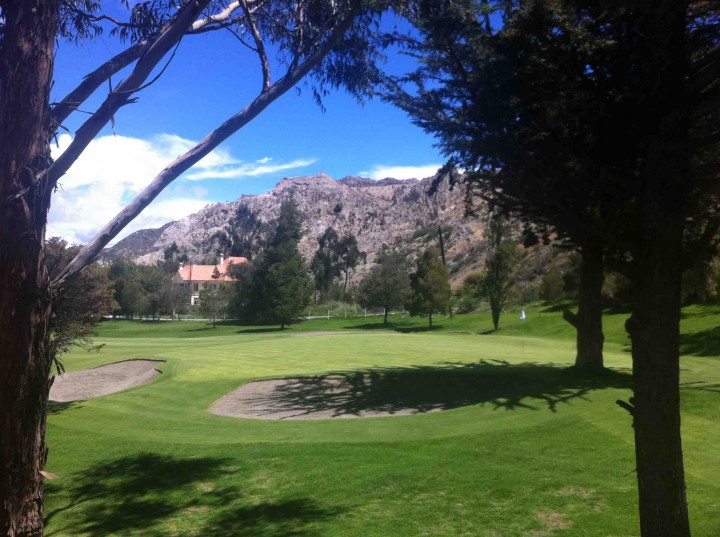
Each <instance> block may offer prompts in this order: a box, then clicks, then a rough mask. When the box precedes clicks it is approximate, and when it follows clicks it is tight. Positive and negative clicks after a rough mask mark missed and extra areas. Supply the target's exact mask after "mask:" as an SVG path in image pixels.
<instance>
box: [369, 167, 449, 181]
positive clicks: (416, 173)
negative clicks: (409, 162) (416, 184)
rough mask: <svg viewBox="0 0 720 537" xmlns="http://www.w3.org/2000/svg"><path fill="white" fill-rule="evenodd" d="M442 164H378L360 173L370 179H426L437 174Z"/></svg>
mask: <svg viewBox="0 0 720 537" xmlns="http://www.w3.org/2000/svg"><path fill="white" fill-rule="evenodd" d="M441 166H442V164H424V165H421V166H384V165H382V164H378V165H376V166H373V168H372V169H371V170H369V171H362V172H360V173H358V175H360V176H362V177H369V178H370V179H385V178H386V177H392V178H393V179H424V178H425V177H431V176H433V175H435V174H436V173H437V171H438V169H439V168H440V167H441Z"/></svg>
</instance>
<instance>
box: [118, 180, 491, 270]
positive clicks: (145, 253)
mask: <svg viewBox="0 0 720 537" xmlns="http://www.w3.org/2000/svg"><path fill="white" fill-rule="evenodd" d="M432 181H433V178H427V179H423V180H422V181H417V180H409V181H399V180H396V179H389V178H388V179H383V180H380V181H375V180H371V179H366V178H362V177H346V178H344V179H340V180H335V179H332V178H331V177H329V176H327V175H325V174H318V175H312V176H303V177H294V178H286V179H283V180H282V181H280V183H278V184H277V186H276V187H275V188H274V189H273V190H272V191H271V192H269V193H267V194H262V195H254V196H242V197H240V198H239V199H238V200H236V201H233V202H228V203H218V204H214V205H211V206H208V207H206V208H205V209H203V210H202V211H200V212H198V213H195V214H193V215H190V216H188V217H186V218H183V219H181V220H178V221H176V222H170V223H168V224H166V225H165V226H163V227H162V228H159V229H156V230H143V231H138V232H136V233H133V234H132V235H130V236H128V237H127V238H125V239H124V240H122V241H120V242H119V243H118V244H117V245H115V246H114V247H113V248H111V249H109V250H107V251H106V253H105V258H112V257H115V256H122V257H125V258H130V259H135V260H137V261H138V262H139V263H154V262H156V261H158V260H161V259H163V256H164V251H165V249H166V248H168V247H170V246H171V245H172V244H173V243H174V244H176V245H177V246H178V248H179V251H180V252H181V253H184V254H186V255H187V256H188V259H189V260H190V261H191V262H196V263H211V262H214V260H215V259H216V258H217V257H218V256H219V255H220V254H224V255H228V254H232V255H245V256H252V255H254V254H256V253H257V252H258V251H259V250H260V249H262V247H263V244H264V241H265V240H266V238H267V236H268V234H269V233H271V231H272V221H273V219H275V218H276V217H277V215H278V213H279V208H280V204H281V202H282V201H283V200H286V199H293V200H294V201H295V203H296V204H297V205H298V209H299V211H300V213H301V215H302V219H303V239H302V241H301V242H300V251H301V252H302V253H303V255H304V256H305V258H306V259H307V260H308V261H309V260H310V259H311V258H312V256H313V255H314V253H315V251H316V250H317V238H318V237H319V236H320V235H321V234H322V233H323V232H324V231H325V229H326V228H328V227H332V228H334V229H335V231H336V232H337V233H338V235H340V236H342V235H345V234H347V233H351V234H353V235H355V237H356V238H357V242H358V246H359V248H360V250H361V251H363V252H366V254H367V261H366V264H365V265H364V266H361V267H358V270H357V273H356V274H355V278H354V279H355V280H357V279H358V278H359V277H361V276H362V274H363V273H364V272H365V271H367V270H368V269H369V268H370V267H371V266H372V264H373V262H374V259H375V255H376V253H377V252H378V251H379V250H380V249H381V248H382V247H383V245H386V246H390V247H393V248H398V249H405V250H407V251H408V255H410V256H412V257H414V255H415V254H416V253H417V252H419V251H421V250H422V249H424V248H426V247H427V246H429V245H431V244H432V245H435V246H438V245H439V230H440V229H441V230H442V235H443V239H444V244H445V252H446V259H447V262H448V267H449V269H450V272H451V276H452V279H453V281H459V280H460V279H461V277H462V276H463V275H464V274H465V273H467V272H468V271H470V270H474V269H476V268H477V267H478V266H479V265H480V263H481V262H482V259H481V255H480V254H481V252H482V249H483V247H482V237H483V218H482V215H483V214H484V210H483V208H482V207H481V208H479V209H478V216H475V217H471V218H468V217H466V216H465V196H464V192H463V189H462V188H461V187H456V188H454V189H451V188H450V185H449V183H448V180H447V178H445V179H443V181H442V182H441V183H440V185H439V188H438V189H437V192H436V193H435V194H434V195H432V196H430V195H428V189H429V187H430V185H431V184H432Z"/></svg>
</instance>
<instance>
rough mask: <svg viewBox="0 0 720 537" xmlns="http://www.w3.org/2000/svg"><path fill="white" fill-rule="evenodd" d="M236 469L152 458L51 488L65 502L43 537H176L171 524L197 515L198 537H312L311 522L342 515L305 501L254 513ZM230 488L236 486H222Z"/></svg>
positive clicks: (99, 469) (126, 460)
mask: <svg viewBox="0 0 720 537" xmlns="http://www.w3.org/2000/svg"><path fill="white" fill-rule="evenodd" d="M233 462H234V461H231V460H229V459H222V458H209V457H198V458H173V457H168V456H160V455H156V454H150V453H148V454H141V455H136V456H129V457H122V458H119V459H116V460H114V461H109V462H107V463H105V464H101V465H98V466H94V467H91V468H88V469H87V470H85V471H83V472H81V473H80V474H79V475H74V476H70V477H71V479H68V480H67V481H62V479H61V480H60V481H56V482H46V486H45V489H46V492H47V493H48V494H49V495H50V496H52V495H57V496H58V497H60V498H62V500H61V501H58V502H57V503H59V504H60V506H59V507H55V508H54V509H53V510H51V511H50V512H48V513H47V514H46V517H45V523H46V525H47V524H48V522H49V523H50V527H49V528H48V530H46V532H45V534H46V535H48V536H52V535H72V534H83V535H86V534H89V535H128V534H135V535H147V536H161V535H167V534H170V533H173V532H171V531H169V529H168V525H169V524H168V523H170V524H171V519H172V518H173V517H175V516H180V517H182V518H183V519H186V518H187V517H191V516H193V515H197V527H194V528H193V534H198V535H238V536H243V537H244V536H247V537H250V536H264V537H280V536H281V535H296V536H301V535H302V536H304V535H311V534H310V533H308V531H309V530H308V529H307V528H306V527H305V526H306V525H307V524H308V523H309V522H312V521H315V520H321V519H323V518H327V517H330V516H336V515H337V514H339V511H338V510H335V509H326V508H324V507H322V506H318V505H316V504H315V503H314V502H313V501H311V500H309V499H306V498H301V499H289V500H282V501H274V502H264V503H259V504H255V505H248V504H247V503H246V502H243V491H242V489H241V484H242V480H243V478H244V477H245V476H243V475H242V473H241V472H240V471H238V469H237V467H234V466H232V465H231V464H232V463H233ZM228 481H231V482H232V485H225V486H219V485H218V483H223V482H224V483H227V482H228ZM238 503H240V506H237V504H238Z"/></svg>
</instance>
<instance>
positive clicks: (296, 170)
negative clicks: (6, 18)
mask: <svg viewBox="0 0 720 537" xmlns="http://www.w3.org/2000/svg"><path fill="white" fill-rule="evenodd" d="M107 4H110V2H108V3H107ZM116 9H117V8H116ZM388 23H389V24H394V23H395V21H394V20H390V21H388ZM121 49H122V44H121V43H119V42H118V41H117V40H116V39H115V38H112V37H109V36H107V35H105V36H102V37H100V38H98V39H96V40H95V41H93V42H89V43H85V44H83V45H81V46H76V45H73V44H67V43H60V46H59V48H58V50H57V55H56V66H55V84H54V87H53V99H60V98H62V97H63V96H64V95H65V94H66V93H67V92H68V91H70V90H71V89H72V88H74V87H75V85H77V84H78V82H79V81H80V80H81V78H82V76H84V75H85V74H86V73H88V72H89V71H91V70H92V69H94V68H95V67H97V66H99V65H100V64H102V63H103V62H104V61H106V60H107V59H109V58H111V57H112V56H113V55H114V54H116V53H117V52H119V51H120V50H121ZM406 62H407V60H405V59H403V58H402V57H398V56H391V57H390V58H389V66H391V67H392V68H403V67H404V66H406V65H407V64H406ZM120 78H121V76H118V77H117V78H116V79H115V80H114V81H113V82H114V83H115V84H116V83H117V82H118V81H119V80H120ZM260 80H261V78H260V71H259V69H258V62H257V59H256V57H255V56H254V55H252V54H251V53H250V52H249V51H247V50H246V49H245V48H244V47H242V46H241V45H240V44H239V43H238V42H237V41H236V40H235V39H234V38H233V37H232V35H231V34H230V33H228V32H212V33H210V34H205V35H198V36H189V37H186V38H185V39H184V40H183V42H182V43H181V45H180V48H179V49H178V52H177V54H176V56H175V58H174V59H173V61H172V62H171V63H170V65H169V66H168V68H167V70H166V71H165V73H164V74H163V76H162V77H161V78H160V79H159V80H158V81H157V82H155V83H154V84H153V85H152V86H151V87H150V88H148V89H147V90H144V91H143V92H142V93H141V94H140V95H139V97H140V99H139V101H138V103H137V104H133V105H129V106H126V107H124V108H123V109H121V110H120V112H119V113H118V114H117V116H116V117H115V127H114V129H112V128H111V127H110V126H108V127H107V128H106V129H105V130H104V131H103V132H102V133H101V135H100V137H99V138H98V139H97V140H96V141H95V142H93V144H91V146H90V147H89V148H88V150H87V151H86V153H85V154H84V155H83V156H82V157H81V158H80V160H78V162H77V163H76V165H75V166H74V167H73V168H72V169H71V170H70V171H69V172H68V174H67V175H66V176H65V177H64V178H62V179H61V181H60V183H61V189H60V191H59V192H58V193H56V195H55V198H54V200H53V208H52V209H51V213H50V222H49V226H48V227H49V229H48V236H53V235H61V236H63V237H64V238H65V239H66V240H68V241H70V242H79V243H82V242H85V241H87V240H89V239H90V238H92V236H93V235H94V234H95V233H96V231H97V230H99V229H100V228H101V227H102V226H103V225H104V224H105V223H106V221H107V220H109V219H110V218H111V217H112V216H114V214H115V213H116V212H117V211H119V210H120V209H121V208H122V206H123V204H124V203H127V202H128V201H129V200H130V199H132V198H133V197H134V196H135V195H136V194H137V193H138V192H139V191H140V190H141V189H142V188H143V187H144V186H145V184H147V183H148V182H149V181H150V180H151V179H152V178H153V177H154V175H155V174H156V173H157V172H159V171H160V170H161V169H162V167H163V166H164V165H165V164H167V163H168V162H170V161H171V160H172V159H173V158H174V157H176V156H178V155H179V154H181V153H182V152H183V151H184V150H186V149H188V148H189V147H190V146H191V145H192V143H193V142H194V141H197V140H200V139H201V138H203V137H204V136H205V135H206V134H207V133H208V132H210V131H211V130H212V129H213V128H214V127H216V126H217V125H218V124H219V123H220V122H222V121H223V120H225V119H227V118H228V117H230V116H231V115H233V114H234V113H236V112H237V111H238V110H240V109H241V108H243V107H244V106H245V105H246V104H247V103H248V102H249V101H250V100H251V99H252V98H253V97H254V96H255V95H256V93H257V90H258V89H259V87H260ZM300 89H301V91H300V94H298V92H297V91H296V90H291V91H289V92H288V93H286V94H285V95H284V96H282V97H281V98H280V99H278V100H277V101H276V102H275V103H273V104H272V105H271V106H270V108H268V109H267V110H265V111H264V112H263V113H262V114H261V115H260V116H258V117H257V118H256V119H255V120H253V121H252V122H251V123H250V124H249V125H247V126H246V127H245V128H244V129H242V130H241V131H239V132H238V133H236V134H235V135H234V136H233V137H232V138H230V139H229V140H228V141H226V142H225V143H224V144H223V145H222V146H221V147H220V148H219V149H218V150H216V152H214V153H213V154H212V155H211V156H210V157H208V158H206V159H205V160H204V161H203V162H201V163H200V164H199V166H198V167H196V168H194V169H192V170H190V171H189V172H187V173H186V174H185V175H184V176H183V177H181V178H180V179H178V180H176V182H175V183H174V184H173V185H171V186H170V187H169V188H168V189H167V191H166V192H165V193H163V194H162V195H161V196H160V197H159V198H158V200H156V202H155V203H154V204H153V205H152V206H151V207H148V209H146V210H145V211H144V212H143V214H142V215H140V217H139V218H138V219H136V222H134V223H133V224H132V225H131V226H130V227H129V228H128V230H127V231H126V233H123V235H125V234H127V232H129V231H132V230H136V229H140V228H143V227H156V226H159V225H161V224H163V223H165V222H167V221H169V220H174V219H178V218H181V217H183V216H186V215H187V214H190V213H192V212H195V211H197V210H199V209H200V208H202V207H203V206H204V205H206V204H208V203H213V202H218V201H229V200H234V199H237V198H238V197H239V196H240V195H242V194H259V193H264V192H267V191H269V190H270V189H272V187H273V186H274V185H275V184H276V183H277V182H278V181H279V180H280V179H282V178H283V177H293V176H298V175H311V174H315V173H319V172H325V173H327V174H328V175H330V176H332V177H335V178H342V177H344V176H347V175H364V176H367V177H372V178H382V177H388V176H393V177H397V178H400V179H405V178H409V177H425V176H427V175H431V174H432V170H434V169H436V168H437V167H438V166H439V165H440V164H441V163H442V162H443V159H442V157H441V156H440V155H439V153H438V151H437V149H435V148H434V147H433V139H432V138H431V137H429V136H428V135H426V134H425V133H423V132H422V130H421V129H419V128H418V127H416V126H414V125H412V124H411V123H410V121H409V119H408V118H407V116H406V115H405V114H404V113H403V112H401V111H399V110H396V109H395V108H393V107H392V106H390V105H388V104H385V103H383V102H380V101H378V100H375V101H370V102H367V103H365V104H364V105H360V104H359V103H357V102H356V101H355V100H354V99H353V98H351V97H350V96H348V95H347V94H346V93H345V92H343V91H338V92H334V93H332V94H331V95H329V96H328V97H327V98H326V99H325V101H324V104H325V107H326V111H325V112H324V113H323V111H322V110H321V109H320V108H319V107H318V106H317V105H316V104H315V103H314V101H313V99H312V96H311V92H310V91H309V89H308V88H303V87H302V86H300ZM106 91H107V89H106V87H103V88H101V90H99V91H98V92H97V95H95V96H94V97H93V98H92V99H91V100H89V101H88V102H87V103H85V105H83V109H84V110H88V111H94V110H95V109H96V108H97V105H98V104H99V103H100V102H101V100H102V98H103V97H104V94H105V93H106ZM85 117H86V116H84V115H83V114H76V115H75V117H73V118H71V119H70V120H69V121H68V123H67V124H66V125H65V127H66V128H67V129H68V131H69V132H67V133H65V134H63V135H61V136H60V138H59V147H58V148H56V149H55V152H56V154H57V153H59V152H60V151H61V150H62V148H64V147H66V146H67V144H68V143H69V141H70V139H71V137H72V135H73V132H74V130H75V129H77V128H78V126H79V125H80V124H81V121H82V120H84V119H85ZM78 215H82V218H79V217H78Z"/></svg>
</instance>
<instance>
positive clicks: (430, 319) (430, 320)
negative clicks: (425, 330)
mask: <svg viewBox="0 0 720 537" xmlns="http://www.w3.org/2000/svg"><path fill="white" fill-rule="evenodd" d="M428 322H429V323H430V328H432V313H430V315H428Z"/></svg>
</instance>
